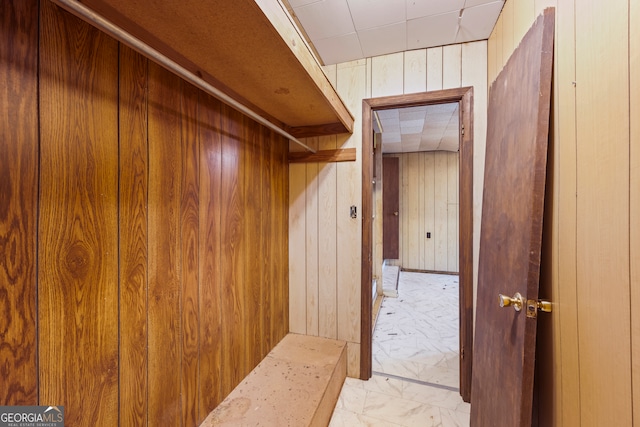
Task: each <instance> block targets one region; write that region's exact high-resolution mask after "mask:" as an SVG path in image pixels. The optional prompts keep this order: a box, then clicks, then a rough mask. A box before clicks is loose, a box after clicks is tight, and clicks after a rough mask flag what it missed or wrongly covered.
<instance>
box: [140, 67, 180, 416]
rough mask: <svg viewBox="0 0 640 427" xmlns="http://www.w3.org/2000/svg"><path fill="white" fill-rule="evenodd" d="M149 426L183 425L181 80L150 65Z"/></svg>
mask: <svg viewBox="0 0 640 427" xmlns="http://www.w3.org/2000/svg"><path fill="white" fill-rule="evenodd" d="M148 84H149V119H148V120H149V123H148V130H149V148H148V149H149V227H148V229H149V232H148V233H149V237H148V239H149V243H148V244H149V308H148V310H149V313H148V327H149V330H148V333H149V337H148V357H149V365H148V372H149V409H148V420H149V421H148V422H149V424H150V425H152V424H163V425H178V424H180V422H181V419H182V416H181V399H180V393H181V366H182V365H181V358H182V355H181V353H182V341H181V338H180V337H181V335H180V334H181V320H182V319H181V299H182V296H181V279H182V276H181V261H182V257H181V252H180V250H181V247H182V246H181V242H180V228H181V227H180V211H181V209H180V208H181V189H180V188H181V183H182V179H181V177H182V173H183V171H182V166H183V165H182V152H181V145H180V144H181V120H180V111H181V107H180V98H181V96H180V95H181V89H182V82H181V81H180V80H179V79H178V78H177V77H175V76H174V75H172V74H170V73H169V72H167V71H165V70H164V69H162V68H160V67H159V66H157V65H155V64H154V63H151V62H150V63H149V83H148Z"/></svg>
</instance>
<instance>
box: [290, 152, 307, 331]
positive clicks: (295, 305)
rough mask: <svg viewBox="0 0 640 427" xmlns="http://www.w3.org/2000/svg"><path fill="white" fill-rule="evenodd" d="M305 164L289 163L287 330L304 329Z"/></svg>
mask: <svg viewBox="0 0 640 427" xmlns="http://www.w3.org/2000/svg"><path fill="white" fill-rule="evenodd" d="M306 183H307V174H306V166H305V164H304V163H294V164H291V165H290V166H289V253H290V254H297V255H303V256H296V257H295V258H293V259H291V260H290V262H289V331H290V332H294V333H297V334H306V332H307V304H306V302H307V289H306V288H307V284H306V278H307V269H306V265H307V259H306V254H305V252H304V250H305V248H306V223H305V218H306V217H305V215H306V213H305V202H306V194H305V185H306Z"/></svg>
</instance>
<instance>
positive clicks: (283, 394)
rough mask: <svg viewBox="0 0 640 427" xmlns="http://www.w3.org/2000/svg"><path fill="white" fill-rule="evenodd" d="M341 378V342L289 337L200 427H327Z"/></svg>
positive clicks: (343, 366)
mask: <svg viewBox="0 0 640 427" xmlns="http://www.w3.org/2000/svg"><path fill="white" fill-rule="evenodd" d="M346 375H347V347H346V343H345V342H344V341H336V340H332V339H327V338H319V337H312V336H306V335H297V334H288V335H287V336H285V337H284V338H283V339H282V341H280V343H278V345H276V346H275V347H274V349H273V350H272V351H271V352H270V353H269V354H268V355H267V356H266V357H265V358H264V359H263V360H262V361H261V362H260V364H258V366H256V368H255V369H254V370H253V371H251V373H250V374H249V375H247V376H246V378H245V379H244V380H242V382H241V383H240V384H239V385H238V386H237V387H236V388H235V389H234V390H233V391H232V392H231V394H229V396H227V398H226V399H225V400H224V401H222V403H220V405H218V406H217V407H216V409H214V410H213V411H212V412H211V413H210V414H209V415H208V416H207V418H206V419H205V420H204V421H203V422H202V424H201V425H200V427H213V426H216V427H218V426H327V425H328V424H329V421H330V420H331V415H332V413H333V409H334V407H335V405H336V402H337V401H338V396H339V395H340V390H341V389H342V384H343V383H344V380H345V378H346Z"/></svg>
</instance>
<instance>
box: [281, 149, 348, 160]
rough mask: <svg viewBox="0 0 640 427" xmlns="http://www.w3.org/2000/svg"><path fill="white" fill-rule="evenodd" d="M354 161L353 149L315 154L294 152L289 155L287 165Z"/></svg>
mask: <svg viewBox="0 0 640 427" xmlns="http://www.w3.org/2000/svg"><path fill="white" fill-rule="evenodd" d="M355 160H356V149H355V148H344V149H338V150H322V151H318V152H316V153H307V152H303V151H300V152H298V151H295V152H290V153H289V163H318V162H322V163H329V162H354V161H355Z"/></svg>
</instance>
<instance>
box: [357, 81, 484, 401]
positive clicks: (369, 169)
mask: <svg viewBox="0 0 640 427" xmlns="http://www.w3.org/2000/svg"><path fill="white" fill-rule="evenodd" d="M445 103H458V104H459V111H460V113H459V114H460V138H459V141H460V150H459V185H460V187H459V203H460V212H459V230H460V231H459V277H460V297H459V309H460V394H461V395H462V398H463V400H465V401H466V402H468V401H469V400H470V398H471V360H472V344H473V264H472V262H473V261H472V259H473V258H472V255H473V246H472V245H473V243H472V240H473V119H472V118H473V88H471V87H465V88H457V89H447V90H441V91H433V92H423V93H417V94H410V95H401V96H390V97H383V98H371V99H365V100H363V103H362V105H363V115H362V126H363V135H364V136H363V144H362V159H363V160H362V215H363V224H362V266H361V277H362V283H361V286H362V292H361V313H362V314H361V331H360V339H361V341H360V342H361V347H360V377H361V378H362V379H368V378H370V377H371V372H372V366H371V365H372V363H371V358H372V345H371V342H372V334H371V331H372V325H371V322H372V294H371V283H372V272H373V260H372V249H373V241H372V240H373V187H372V185H371V183H372V180H373V165H374V157H373V145H374V141H373V139H374V138H373V123H372V112H373V111H380V110H388V109H397V108H403V107H414V106H421V105H433V104H445Z"/></svg>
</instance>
